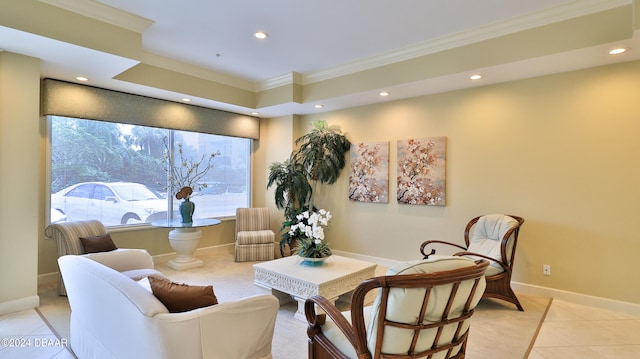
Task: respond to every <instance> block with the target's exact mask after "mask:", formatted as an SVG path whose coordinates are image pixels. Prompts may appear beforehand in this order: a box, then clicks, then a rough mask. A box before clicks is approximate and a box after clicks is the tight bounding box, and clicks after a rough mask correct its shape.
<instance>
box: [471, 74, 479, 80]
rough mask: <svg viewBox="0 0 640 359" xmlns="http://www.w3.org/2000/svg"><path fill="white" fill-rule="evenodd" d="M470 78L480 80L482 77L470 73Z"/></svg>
mask: <svg viewBox="0 0 640 359" xmlns="http://www.w3.org/2000/svg"><path fill="white" fill-rule="evenodd" d="M469 78H470V79H472V80H480V79H481V78H482V75H471V77H469Z"/></svg>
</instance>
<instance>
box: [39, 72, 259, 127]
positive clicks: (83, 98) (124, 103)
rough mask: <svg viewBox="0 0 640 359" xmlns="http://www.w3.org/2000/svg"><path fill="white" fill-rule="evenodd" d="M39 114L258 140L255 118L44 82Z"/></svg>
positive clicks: (67, 83) (64, 83)
mask: <svg viewBox="0 0 640 359" xmlns="http://www.w3.org/2000/svg"><path fill="white" fill-rule="evenodd" d="M41 112H42V115H44V116H46V115H54V116H64V117H74V118H84V119H92V120H100V121H108V122H118V123H127V124H132V125H141V126H151V127H159V128H168V129H173V130H183V131H193V132H200V133H209V134H215V135H224V136H233V137H243V138H251V139H258V138H259V137H260V120H259V119H258V118H256V117H251V116H246V115H241V114H236V113H231V112H226V111H221V110H214V109H210V108H205V107H199V106H193V105H187V104H182V103H177V102H171V101H166V100H160V99H156V98H151V97H145V96H140V95H133V94H129V93H124V92H118V91H113V90H106V89H102V88H98V87H91V86H85V85H79V84H74V83H70V82H64V81H59V80H53V79H44V80H43V84H42V109H41Z"/></svg>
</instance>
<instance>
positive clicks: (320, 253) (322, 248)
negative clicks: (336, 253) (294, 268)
mask: <svg viewBox="0 0 640 359" xmlns="http://www.w3.org/2000/svg"><path fill="white" fill-rule="evenodd" d="M295 219H296V221H297V223H292V224H291V227H290V228H289V236H291V237H297V238H298V245H297V246H296V249H295V250H296V252H297V253H298V255H299V256H300V257H305V258H324V257H328V256H330V255H331V249H330V248H329V245H328V244H327V243H326V242H325V241H324V227H326V226H328V225H329V220H330V219H331V212H329V211H327V210H324V209H319V210H317V211H304V212H302V213H300V214H298V215H297V216H296V217H295Z"/></svg>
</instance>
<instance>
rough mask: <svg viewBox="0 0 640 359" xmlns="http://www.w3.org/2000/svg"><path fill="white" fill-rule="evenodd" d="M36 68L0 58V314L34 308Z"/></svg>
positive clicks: (24, 59)
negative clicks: (0, 284)
mask: <svg viewBox="0 0 640 359" xmlns="http://www.w3.org/2000/svg"><path fill="white" fill-rule="evenodd" d="M39 74H40V62H39V60H38V59H35V58H32V57H28V56H22V55H17V54H12V53H8V52H0V174H1V175H0V198H2V200H1V201H0V283H2V286H0V288H1V289H0V314H3V313H7V312H12V311H16V310H22V309H27V308H30V307H35V306H37V305H38V303H39V301H38V297H37V284H38V282H37V269H38V268H37V265H38V263H37V252H38V232H40V230H41V228H42V227H41V226H40V223H41V219H42V216H41V212H40V211H38V200H39V198H38V197H39V194H40V192H39V190H38V188H39V183H40V182H39V177H40V176H41V172H40V171H39V167H38V159H39V152H38V150H39V148H38V144H39V126H38V116H39V115H38V110H39V98H40V87H39V86H40V85H39V84H40V75H39Z"/></svg>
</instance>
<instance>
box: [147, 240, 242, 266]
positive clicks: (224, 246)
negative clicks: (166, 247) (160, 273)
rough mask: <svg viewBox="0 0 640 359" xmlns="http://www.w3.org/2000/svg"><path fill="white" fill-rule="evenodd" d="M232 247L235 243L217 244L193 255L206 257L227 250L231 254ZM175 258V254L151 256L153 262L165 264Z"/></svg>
mask: <svg viewBox="0 0 640 359" xmlns="http://www.w3.org/2000/svg"><path fill="white" fill-rule="evenodd" d="M234 246H235V243H226V244H219V245H216V246H210V247H202V248H198V249H196V252H195V253H194V254H193V255H194V256H196V257H197V256H198V254H200V255H207V254H213V253H215V252H218V251H229V250H231V253H233V248H234ZM175 257H176V254H175V253H165V254H158V255H155V256H153V261H154V262H166V261H168V260H171V259H174V258H175Z"/></svg>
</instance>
